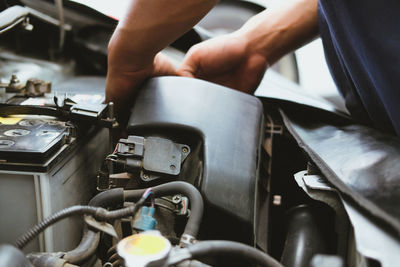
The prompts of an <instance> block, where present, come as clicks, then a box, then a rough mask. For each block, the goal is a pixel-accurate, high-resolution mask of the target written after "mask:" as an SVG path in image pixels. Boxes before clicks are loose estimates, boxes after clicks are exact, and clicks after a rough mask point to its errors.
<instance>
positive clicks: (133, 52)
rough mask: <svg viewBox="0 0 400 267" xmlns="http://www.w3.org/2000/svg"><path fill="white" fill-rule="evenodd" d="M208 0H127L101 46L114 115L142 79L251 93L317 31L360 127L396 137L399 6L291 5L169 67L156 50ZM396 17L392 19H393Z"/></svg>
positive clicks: (350, 1)
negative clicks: (191, 81) (168, 78)
mask: <svg viewBox="0 0 400 267" xmlns="http://www.w3.org/2000/svg"><path fill="white" fill-rule="evenodd" d="M215 3H216V1H215V0H190V1H182V0H134V1H132V4H131V6H130V9H129V11H128V13H127V16H126V17H125V19H123V20H122V21H121V22H120V23H119V25H118V27H117V29H116V31H115V32H114V35H113V37H112V38H111V41H110V44H109V71H108V74H107V84H106V95H107V100H108V101H114V102H115V103H116V106H117V108H118V109H119V110H120V111H121V110H124V109H127V107H128V105H129V103H131V102H132V100H131V98H132V97H134V94H135V93H136V92H137V89H138V88H139V87H140V85H141V84H142V83H143V82H144V80H145V79H147V78H148V77H151V76H157V75H182V76H188V77H196V78H200V79H205V80H209V81H212V82H216V83H219V84H222V85H225V86H228V87H231V88H234V89H237V90H240V91H243V92H247V93H253V92H254V90H255V89H256V87H257V85H258V84H259V82H260V81H261V79H262V77H263V74H264V72H265V70H266V68H267V67H268V66H269V65H271V64H273V63H274V62H276V61H277V60H278V59H280V58H281V57H282V56H283V55H285V54H286V53H288V52H290V51H292V50H294V49H296V48H298V47H300V46H301V45H303V44H305V43H307V42H309V41H310V40H312V39H313V38H315V37H316V36H317V35H318V33H320V35H321V37H322V39H323V43H324V47H325V52H326V57H327V61H328V65H329V66H330V69H331V72H332V74H333V77H334V79H335V82H336V84H337V86H338V88H339V90H340V91H341V93H342V95H343V96H344V98H345V100H346V105H347V108H348V109H349V111H350V112H351V114H352V115H353V116H354V118H355V119H356V120H358V121H359V122H360V123H364V124H369V125H372V126H374V127H376V128H378V129H381V130H383V131H387V132H390V133H397V134H398V135H399V134H400V110H399V109H400V107H399V105H398V103H399V100H400V90H398V89H397V88H398V84H399V82H400V68H399V67H398V66H397V65H396V63H399V62H400V53H398V52H397V51H398V49H399V48H400V31H398V29H396V27H397V24H396V19H397V16H398V15H397V14H398V11H399V10H400V2H398V1H397V0H389V1H386V2H385V3H384V4H383V3H381V2H380V1H372V0H371V1H365V0H364V1H363V0H320V1H319V3H318V1H317V0H295V1H292V2H291V3H290V4H289V5H287V6H285V7H284V8H281V9H279V10H272V11H269V10H267V11H264V12H262V13H260V14H258V15H257V16H255V17H253V18H252V19H250V20H249V21H248V22H247V23H246V24H245V25H244V26H243V27H242V28H241V29H239V30H238V31H236V32H234V33H232V34H229V35H226V36H221V37H218V38H215V39H212V40H209V41H206V42H203V43H201V44H198V45H196V46H194V47H193V48H192V49H190V51H189V52H188V54H187V55H186V57H185V59H184V61H183V63H182V65H181V67H180V68H179V69H178V70H175V69H174V68H173V67H172V65H171V64H169V63H168V61H167V60H166V59H165V58H164V57H163V56H162V55H160V54H158V52H159V51H160V50H161V49H163V48H164V47H165V46H167V45H168V44H170V43H171V42H173V41H174V40H175V39H176V38H178V37H179V36H180V35H181V34H183V33H184V32H185V31H187V30H188V29H190V28H191V27H192V26H193V25H194V24H195V23H196V22H197V21H198V20H200V19H201V18H202V17H203V16H204V15H205V14H206V13H207V12H208V11H209V10H210V9H211V8H212V7H213V6H214V5H215ZM397 20H398V19H397Z"/></svg>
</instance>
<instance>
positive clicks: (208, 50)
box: [178, 0, 318, 93]
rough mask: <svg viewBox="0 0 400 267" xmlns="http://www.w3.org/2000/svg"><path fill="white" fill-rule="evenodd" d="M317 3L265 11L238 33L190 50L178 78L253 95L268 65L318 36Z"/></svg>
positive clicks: (308, 0)
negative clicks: (187, 77)
mask: <svg viewBox="0 0 400 267" xmlns="http://www.w3.org/2000/svg"><path fill="white" fill-rule="evenodd" d="M317 3H318V0H296V1H294V2H291V3H289V4H288V5H286V6H284V7H282V8H279V9H276V10H266V11H264V12H262V13H260V14H258V15H256V16H254V17H253V18H251V19H250V20H249V21H248V22H246V24H245V25H244V26H243V27H242V28H241V29H239V30H238V31H236V32H234V33H232V34H229V35H226V36H221V37H218V38H215V39H211V40H208V41H206V42H203V43H200V44H198V45H196V46H194V47H192V49H191V50H190V51H189V52H188V54H187V55H186V57H185V59H184V61H183V63H182V66H181V67H180V69H179V70H178V72H179V74H180V75H182V76H189V77H196V78H200V79H205V80H209V81H212V82H216V83H219V84H222V85H225V86H228V87H231V88H235V89H238V90H241V91H244V92H247V93H253V92H254V90H255V89H256V88H257V86H258V84H259V82H260V81H261V79H262V77H263V75H264V72H265V69H266V68H267V67H268V66H269V65H271V64H273V63H275V62H276V61H277V60H279V59H280V58H281V57H282V56H284V55H285V54H287V53H289V52H291V51H293V50H295V49H297V48H299V47H300V46H302V45H303V44H305V43H307V42H309V41H310V40H312V39H313V38H315V37H316V36H317V34H318V20H317Z"/></svg>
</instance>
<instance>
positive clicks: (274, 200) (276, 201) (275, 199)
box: [272, 195, 282, 206]
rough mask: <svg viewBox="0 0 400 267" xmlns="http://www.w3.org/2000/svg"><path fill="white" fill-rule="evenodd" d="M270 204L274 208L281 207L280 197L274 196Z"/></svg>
mask: <svg viewBox="0 0 400 267" xmlns="http://www.w3.org/2000/svg"><path fill="white" fill-rule="evenodd" d="M272 204H273V205H274V206H280V205H282V196H280V195H274V197H273V200H272Z"/></svg>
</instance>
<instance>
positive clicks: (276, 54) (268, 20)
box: [238, 0, 318, 64]
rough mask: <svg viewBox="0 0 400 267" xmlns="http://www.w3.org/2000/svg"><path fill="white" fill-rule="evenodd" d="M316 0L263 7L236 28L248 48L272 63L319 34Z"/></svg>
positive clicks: (302, 0) (300, 0)
mask: <svg viewBox="0 0 400 267" xmlns="http://www.w3.org/2000/svg"><path fill="white" fill-rule="evenodd" d="M317 5H318V0H296V1H294V2H293V3H290V4H288V5H287V6H285V7H282V8H280V9H277V10H266V11H264V12H262V13H260V14H258V15H257V16H255V17H253V18H252V19H250V20H249V21H248V22H247V23H246V24H245V25H244V26H243V27H242V28H241V29H240V30H239V31H238V33H242V34H244V35H245V38H247V39H248V40H249V42H250V44H249V46H250V47H251V49H253V50H254V51H256V52H257V53H259V54H263V55H265V56H266V58H267V60H268V63H269V64H273V63H275V62H276V61H277V60H278V59H280V58H281V57H282V56H284V55H285V54H287V53H289V52H291V51H293V50H295V49H297V48H299V47H300V46H302V45H304V44H305V43H307V42H309V41H311V40H312V39H313V38H315V37H316V36H317V34H318V19H317Z"/></svg>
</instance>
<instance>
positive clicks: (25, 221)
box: [0, 0, 399, 267]
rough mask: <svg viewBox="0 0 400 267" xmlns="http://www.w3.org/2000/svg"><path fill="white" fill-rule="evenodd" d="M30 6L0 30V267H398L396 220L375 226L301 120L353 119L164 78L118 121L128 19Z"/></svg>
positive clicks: (16, 10) (186, 39)
mask: <svg viewBox="0 0 400 267" xmlns="http://www.w3.org/2000/svg"><path fill="white" fill-rule="evenodd" d="M21 2H22V3H23V4H24V5H26V6H24V7H21V6H13V7H10V8H11V9H13V10H11V11H10V8H9V9H5V7H2V8H3V9H5V11H3V13H1V14H0V15H1V16H2V18H10V17H11V18H13V19H11V21H12V23H11V24H9V25H8V26H7V25H6V26H7V27H8V28H7V27H6V28H4V29H3V30H2V31H1V34H0V62H1V65H0V78H1V83H0V90H1V91H0V103H1V104H0V203H1V204H0V211H1V212H2V214H3V216H2V220H1V222H0V228H1V231H0V232H1V234H0V241H1V242H0V243H1V244H2V245H0V262H2V263H1V264H2V266H65V267H68V266H69V267H72V266H104V267H111V266H128V267H130V266H332V267H336V266H337V267H339V266H395V265H393V259H394V258H396V255H397V254H396V252H397V251H399V246H398V242H399V241H398V240H397V236H396V229H397V228H396V223H393V225H390V221H389V220H388V221H389V223H387V224H385V223H386V221H383V222H382V220H379V218H378V220H375V219H371V217H368V212H367V213H366V212H365V209H364V210H362V209H360V207H359V206H357V205H356V204H354V202H352V201H351V199H350V198H351V194H350V197H349V195H346V194H345V193H343V191H340V190H339V189H340V187H339V189H338V186H337V185H336V184H334V183H332V181H331V180H330V179H329V177H328V175H327V172H325V171H324V168H322V165H321V162H320V161H319V159H320V158H318V157H312V155H310V153H307V149H304V143H302V140H303V139H301V138H299V136H298V135H297V134H296V133H298V132H300V133H301V127H298V128H296V123H297V122H303V120H306V119H304V118H308V119H309V118H313V120H314V119H315V121H324V122H329V123H332V124H334V125H335V126H336V125H338V127H341V126H342V125H348V124H351V123H352V122H351V121H349V119H348V118H346V117H345V116H343V114H337V113H335V112H331V111H330V110H328V111H327V110H322V109H321V108H319V107H315V106H314V107H311V106H310V105H299V104H298V103H293V101H286V100H283V101H282V99H279V98H272V97H256V96H252V95H248V94H244V93H241V92H238V91H234V90H232V89H229V88H226V87H223V86H220V85H217V84H213V83H210V82H206V81H202V80H196V79H190V78H182V77H156V78H152V79H150V80H148V81H147V82H146V83H145V84H144V85H143V87H142V89H141V90H140V93H139V94H138V96H137V97H136V98H135V99H133V100H132V109H131V112H130V114H127V117H128V118H129V119H128V122H127V124H126V125H118V122H117V120H116V118H115V112H114V106H113V103H107V104H105V103H104V100H105V97H104V88H105V74H106V66H107V64H106V62H107V41H108V39H109V36H110V34H111V33H112V30H113V27H114V26H115V23H116V22H115V21H114V20H112V19H110V18H107V17H104V16H103V15H101V14H98V13H97V12H95V11H93V10H90V9H88V8H87V7H83V6H81V5H78V4H76V3H69V4H67V5H66V10H65V15H66V20H65V22H64V23H63V25H61V24H60V21H57V19H56V16H55V15H54V14H53V13H54V12H56V11H55V9H54V8H53V6H52V4H51V3H50V2H47V1H39V2H43V3H41V4H38V1H36V2H35V1H30V0H26V1H21ZM222 2H223V4H222V5H224V4H226V2H228V3H229V4H228V5H231V4H232V3H231V1H222ZM233 2H235V1H233ZM238 2H241V1H238ZM243 2H246V1H243ZM250 2H251V1H250ZM233 5H234V4H233ZM242 5H245V4H244V3H240V5H239V8H244V7H243V6H242ZM249 9H250V10H254V3H251V7H250V8H249ZM4 12H8V13H7V14H5V13H4ZM203 23H204V24H206V22H203ZM10 25H11V26H12V27H11V26H10ZM60 25H61V26H60ZM2 26H3V25H2ZM3 31H4V32H3ZM60 32H63V34H64V35H65V36H64V39H63V41H62V43H61V37H60ZM203 37H204V36H203V35H202V33H201V32H200V31H196V29H194V30H192V31H190V32H189V33H187V34H186V35H185V36H183V37H182V38H180V39H179V40H177V41H176V42H175V43H174V44H172V45H171V47H169V48H168V49H167V50H165V51H164V52H165V53H166V54H168V53H170V54H171V55H172V56H175V57H178V58H179V57H180V56H181V55H182V54H183V53H184V52H185V51H187V49H188V48H189V47H190V46H191V45H193V44H194V43H197V42H200V41H201V40H202V38H203ZM280 79H282V78H280ZM278 87H279V86H278ZM287 114H289V115H287ZM315 121H313V122H312V123H310V124H306V125H307V127H308V130H310V131H312V130H313V127H315V128H316V126H315ZM307 123H308V121H307ZM293 125H294V126H293ZM299 125H302V124H301V123H299ZM310 125H311V126H310ZM296 131H297V132H296ZM300 136H301V134H300ZM315 139H318V138H315ZM321 142H322V141H321ZM396 142H397V141H396ZM305 151H306V152H305ZM339 157H340V155H339ZM327 169H329V167H328V168H327ZM327 177H328V178H327ZM361 208H362V207H361ZM360 210H361V211H360ZM366 214H367V215H366ZM357 216H358V217H357ZM357 220H358V221H357ZM368 223H369V224H368ZM366 225H368V226H366ZM382 225H383V226H382ZM388 225H389V226H388ZM392 226H393V227H392ZM363 227H364V228H363ZM391 227H392V228H391ZM366 229H367V230H366ZM368 229H369V230H371V231H375V236H379V237H380V238H381V239H380V240H381V242H382V244H384V245H382V248H381V250H380V251H379V250H375V252H376V253H375V254H374V253H371V249H368V248H370V246H371V244H372V243H371V241H369V240H367V241H366V240H361V241H360V233H361V236H362V235H363V234H365V233H366V231H368ZM388 229H389V230H388ZM393 229H394V230H393ZM392 230H393V231H392ZM385 248H391V249H389V250H387V249H385ZM385 250H386V254H385V252H384V251H385ZM372 251H374V250H372ZM387 251H389V252H387Z"/></svg>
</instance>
